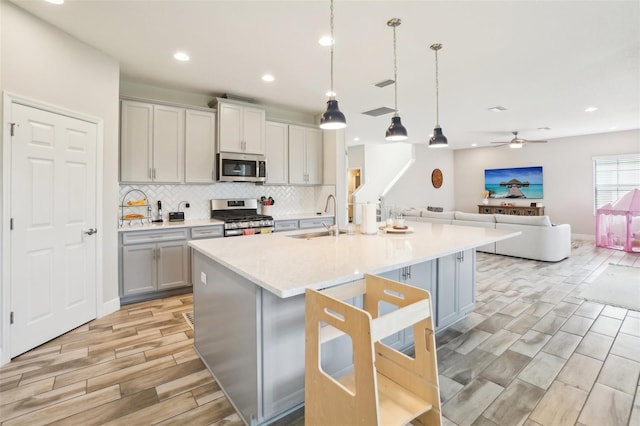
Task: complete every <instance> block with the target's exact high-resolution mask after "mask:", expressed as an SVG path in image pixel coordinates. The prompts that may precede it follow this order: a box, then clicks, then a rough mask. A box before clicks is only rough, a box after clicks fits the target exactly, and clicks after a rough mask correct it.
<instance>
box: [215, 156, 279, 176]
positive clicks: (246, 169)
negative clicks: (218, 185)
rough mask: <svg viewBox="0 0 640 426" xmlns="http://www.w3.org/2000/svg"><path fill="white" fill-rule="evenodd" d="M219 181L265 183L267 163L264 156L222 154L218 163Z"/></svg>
mask: <svg viewBox="0 0 640 426" xmlns="http://www.w3.org/2000/svg"><path fill="white" fill-rule="evenodd" d="M217 166H218V167H217V173H216V174H217V180H219V181H221V182H265V181H266V180H267V163H266V160H265V157H264V155H258V154H238V153H234V152H221V153H219V154H218V161H217Z"/></svg>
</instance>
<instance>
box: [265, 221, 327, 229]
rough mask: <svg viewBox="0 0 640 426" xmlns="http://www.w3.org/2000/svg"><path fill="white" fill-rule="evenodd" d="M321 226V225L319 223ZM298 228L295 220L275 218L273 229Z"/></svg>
mask: <svg viewBox="0 0 640 426" xmlns="http://www.w3.org/2000/svg"><path fill="white" fill-rule="evenodd" d="M320 226H322V225H320ZM296 229H298V221H297V220H276V223H275V231H276V232H278V231H295V230H296Z"/></svg>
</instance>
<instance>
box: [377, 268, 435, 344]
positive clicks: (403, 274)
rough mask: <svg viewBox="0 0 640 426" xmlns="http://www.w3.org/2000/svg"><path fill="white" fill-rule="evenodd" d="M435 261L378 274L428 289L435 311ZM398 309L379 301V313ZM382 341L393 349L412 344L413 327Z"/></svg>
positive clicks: (382, 313) (383, 313)
mask: <svg viewBox="0 0 640 426" xmlns="http://www.w3.org/2000/svg"><path fill="white" fill-rule="evenodd" d="M435 264H436V261H435V260H433V261H427V262H422V263H418V264H415V265H411V266H405V267H404V268H400V269H395V270H393V271H389V272H385V273H382V274H380V276H383V277H385V278H389V279H391V280H395V281H399V282H402V283H405V284H409V285H412V286H415V287H418V288H422V289H424V290H427V291H429V293H431V301H432V302H431V303H432V307H431V309H432V310H434V311H435V301H436V291H437V286H436V267H435ZM396 309H398V308H397V306H394V305H391V304H389V303H386V302H381V305H380V315H385V314H387V313H389V312H391V311H394V310H396ZM382 342H383V343H384V344H386V345H388V346H391V347H392V348H394V349H397V350H402V349H404V348H409V347H411V346H413V344H414V340H413V327H407V328H405V329H404V330H401V331H399V332H397V333H395V334H392V335H391V336H389V337H386V338H385V339H383V340H382Z"/></svg>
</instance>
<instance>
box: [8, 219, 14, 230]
mask: <svg viewBox="0 0 640 426" xmlns="http://www.w3.org/2000/svg"><path fill="white" fill-rule="evenodd" d="M9 230H10V231H13V218H11V219H9Z"/></svg>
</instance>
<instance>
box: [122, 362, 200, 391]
mask: <svg viewBox="0 0 640 426" xmlns="http://www.w3.org/2000/svg"><path fill="white" fill-rule="evenodd" d="M161 359H171V360H173V357H171V356H167V357H165V358H161ZM149 362H155V361H149ZM201 371H206V372H207V373H209V371H208V370H207V369H206V367H205V366H204V364H203V363H202V361H200V359H194V360H192V361H189V362H186V363H184V364H177V365H175V364H174V365H171V366H167V367H165V368H163V369H156V370H155V371H149V372H148V373H147V374H144V375H142V374H140V375H138V376H137V377H131V376H129V377H124V378H123V380H120V381H119V383H120V389H121V391H122V394H123V395H131V394H134V393H137V392H140V391H142V390H144V389H148V388H152V387H156V386H160V385H162V384H163V383H169V382H171V381H173V380H176V379H179V378H183V377H188V376H189V375H190V374H193V373H197V372H201ZM209 376H210V377H211V374H209Z"/></svg>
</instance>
